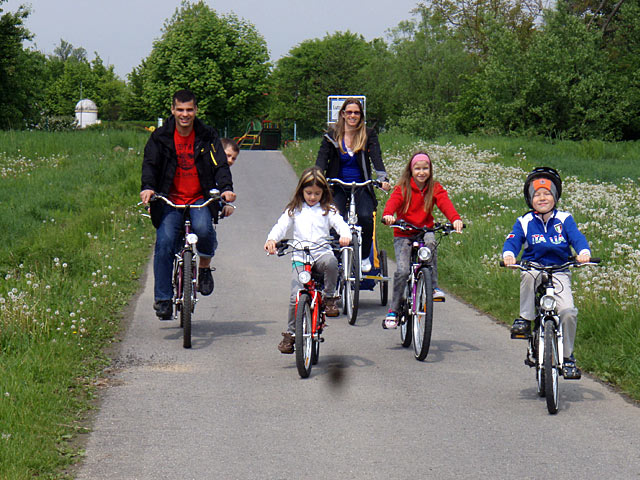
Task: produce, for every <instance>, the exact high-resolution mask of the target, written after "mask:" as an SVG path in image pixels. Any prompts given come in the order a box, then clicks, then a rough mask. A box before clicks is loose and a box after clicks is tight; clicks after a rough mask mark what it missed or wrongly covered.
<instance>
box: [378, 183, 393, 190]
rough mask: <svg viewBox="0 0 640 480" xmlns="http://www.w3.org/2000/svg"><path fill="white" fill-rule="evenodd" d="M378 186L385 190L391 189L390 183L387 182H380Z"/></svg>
mask: <svg viewBox="0 0 640 480" xmlns="http://www.w3.org/2000/svg"><path fill="white" fill-rule="evenodd" d="M380 188H381V189H382V190H384V191H385V192H388V191H389V190H391V184H390V183H389V182H382V183H381V184H380Z"/></svg>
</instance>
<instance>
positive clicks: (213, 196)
mask: <svg viewBox="0 0 640 480" xmlns="http://www.w3.org/2000/svg"><path fill="white" fill-rule="evenodd" d="M209 193H210V194H211V197H209V198H208V199H207V200H206V201H205V202H204V203H201V204H199V205H194V204H191V205H181V204H175V203H173V202H172V201H171V200H169V199H168V198H167V197H166V196H165V195H163V194H162V193H154V194H153V195H152V197H151V201H152V202H153V201H154V200H158V199H160V200H163V201H164V202H165V203H166V204H167V205H169V206H170V207H173V208H187V207H189V208H204V207H207V206H209V204H211V203H213V202H217V201H220V202H221V203H222V204H223V205H225V206H229V207H231V208H234V209H235V208H236V206H235V205H233V204H232V203H229V202H227V201H226V200H224V199H223V198H222V197H221V196H220V192H219V191H218V190H215V191H214V190H211V191H210V192H209Z"/></svg>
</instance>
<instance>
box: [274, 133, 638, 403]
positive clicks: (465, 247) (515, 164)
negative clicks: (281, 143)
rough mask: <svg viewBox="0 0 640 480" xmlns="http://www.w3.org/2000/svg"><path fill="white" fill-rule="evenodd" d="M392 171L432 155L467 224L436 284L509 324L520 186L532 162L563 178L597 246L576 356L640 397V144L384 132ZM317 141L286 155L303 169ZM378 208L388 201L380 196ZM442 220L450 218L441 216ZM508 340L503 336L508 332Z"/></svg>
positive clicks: (584, 281) (582, 290) (585, 279)
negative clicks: (510, 253)
mask: <svg viewBox="0 0 640 480" xmlns="http://www.w3.org/2000/svg"><path fill="white" fill-rule="evenodd" d="M380 142H381V146H382V150H383V158H384V160H385V164H386V166H387V170H388V171H389V172H391V173H392V177H393V179H394V180H397V179H398V177H399V172H400V171H401V169H402V167H403V166H404V165H405V164H406V162H407V161H408V158H409V157H410V155H411V153H412V152H414V151H415V150H418V149H422V150H426V151H427V152H428V153H429V154H430V155H431V156H432V159H433V161H434V171H435V177H436V179H437V180H439V181H440V182H441V183H442V184H443V185H444V186H445V188H447V190H448V191H449V195H450V197H451V199H452V201H453V202H454V205H455V206H456V208H457V210H458V212H459V213H460V214H461V215H462V217H463V220H464V221H465V223H466V224H467V227H468V228H467V229H466V230H465V232H464V233H463V235H453V236H450V237H447V238H445V239H444V240H443V242H442V244H441V245H440V248H439V250H438V258H439V261H438V270H439V283H440V284H441V285H442V286H443V287H444V288H445V289H447V290H448V291H450V292H452V293H454V294H455V295H456V296H458V297H460V298H462V299H464V300H465V301H466V302H468V303H470V304H472V305H474V306H475V307H476V308H478V309H480V310H482V311H484V312H487V313H489V314H491V315H492V316H493V317H495V318H497V319H499V320H501V321H503V322H505V323H511V322H512V321H513V318H515V317H516V316H517V313H518V312H517V309H518V305H519V303H518V296H519V281H518V275H517V274H516V273H515V272H512V271H507V270H505V269H501V268H499V267H498V261H499V259H500V252H501V250H502V244H503V242H504V239H505V237H506V235H507V234H508V233H509V231H510V230H511V227H512V225H513V223H514V222H515V219H516V218H517V217H518V216H519V215H521V214H523V213H525V211H526V205H525V203H524V199H523V197H522V185H523V182H524V179H525V177H526V173H527V172H528V171H529V170H530V169H531V168H533V167H535V166H542V165H547V166H552V167H554V168H556V169H558V170H559V171H560V173H561V175H562V176H563V178H564V180H565V182H564V193H563V196H562V199H561V202H560V205H559V207H560V208H562V209H566V210H568V211H570V212H572V213H573V215H574V217H575V218H576V221H577V222H578V224H579V225H580V228H581V230H582V231H583V233H584V234H585V235H586V236H587V239H588V240H589V241H590V243H591V247H592V252H593V255H594V256H599V257H601V258H602V259H603V264H602V265H601V266H599V267H596V268H591V267H590V268H584V269H580V270H579V271H576V272H575V273H574V275H573V290H574V299H575V301H576V304H577V306H578V308H579V310H580V314H579V322H578V335H577V340H576V356H577V358H578V362H579V364H580V366H581V367H582V368H583V369H585V370H586V371H588V372H591V373H592V374H594V375H596V376H598V377H599V378H601V379H602V380H605V381H607V382H610V383H611V384H613V385H615V386H616V387H618V388H620V389H621V390H622V391H624V392H625V393H626V394H628V395H629V396H631V397H632V398H634V399H636V400H640V361H638V359H640V309H639V307H638V305H639V304H640V301H639V294H640V284H638V281H639V279H640V206H639V204H638V198H640V191H639V190H640V189H639V181H640V162H636V161H634V160H633V159H637V158H640V142H627V143H606V142H599V141H588V142H568V141H562V142H554V143H552V142H547V141H544V140H536V139H519V138H510V137H447V138H439V139H437V140H436V141H431V142H427V141H419V140H417V139H415V138H412V137H410V136H407V135H397V134H382V135H380ZM319 145H320V140H319V139H312V140H307V141H303V142H300V143H299V144H298V145H295V146H291V147H289V148H287V149H285V151H284V153H285V155H286V156H287V158H288V159H289V160H290V162H291V163H292V165H294V168H295V169H296V171H297V172H300V171H301V170H302V169H304V168H305V167H306V166H308V165H310V164H313V162H314V161H315V157H316V154H317V149H318V147H319ZM379 200H380V202H379V206H378V211H379V212H380V211H381V209H382V208H383V207H384V202H385V198H384V197H383V196H382V195H380V194H379ZM434 215H435V217H436V220H439V221H444V220H445V219H444V217H443V216H442V215H441V214H440V213H439V212H438V211H437V209H436V211H435V212H434ZM377 230H378V232H379V234H378V243H379V245H380V248H384V249H386V250H387V252H388V253H389V255H390V256H391V257H393V256H394V254H393V237H392V232H391V229H389V228H386V227H384V226H382V225H379V226H378V229H377ZM505 334H506V332H505Z"/></svg>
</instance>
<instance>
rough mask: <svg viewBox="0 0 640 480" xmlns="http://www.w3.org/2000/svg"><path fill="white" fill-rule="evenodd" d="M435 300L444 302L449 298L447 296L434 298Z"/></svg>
mask: <svg viewBox="0 0 640 480" xmlns="http://www.w3.org/2000/svg"><path fill="white" fill-rule="evenodd" d="M433 301H434V302H443V303H444V302H446V301H447V299H446V298H434V299H433Z"/></svg>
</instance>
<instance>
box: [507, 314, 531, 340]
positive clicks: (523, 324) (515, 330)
mask: <svg viewBox="0 0 640 480" xmlns="http://www.w3.org/2000/svg"><path fill="white" fill-rule="evenodd" d="M530 336H531V321H530V320H525V319H524V318H516V319H515V321H514V322H513V325H512V326H511V338H524V339H526V338H529V337H530Z"/></svg>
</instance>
